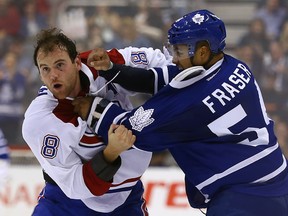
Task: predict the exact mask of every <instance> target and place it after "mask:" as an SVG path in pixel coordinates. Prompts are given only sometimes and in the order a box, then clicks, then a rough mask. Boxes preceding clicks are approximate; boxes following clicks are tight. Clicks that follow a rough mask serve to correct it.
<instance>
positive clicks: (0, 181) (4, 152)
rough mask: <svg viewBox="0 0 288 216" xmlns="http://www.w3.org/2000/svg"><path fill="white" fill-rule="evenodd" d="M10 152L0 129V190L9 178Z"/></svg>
mask: <svg viewBox="0 0 288 216" xmlns="http://www.w3.org/2000/svg"><path fill="white" fill-rule="evenodd" d="M9 167H10V151H9V148H8V145H7V140H6V139H5V136H4V133H3V131H2V130H1V129H0V190H1V189H2V188H3V186H4V185H5V184H6V182H7V180H8V177H9Z"/></svg>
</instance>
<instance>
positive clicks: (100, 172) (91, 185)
mask: <svg viewBox="0 0 288 216" xmlns="http://www.w3.org/2000/svg"><path fill="white" fill-rule="evenodd" d="M120 166H121V158H120V157H117V158H116V160H114V161H113V162H112V163H109V162H107V161H106V159H105V156H104V154H103V151H101V152H99V153H98V154H96V155H95V156H94V157H93V158H92V159H91V160H90V161H88V162H87V163H85V164H84V165H83V178H84V181H85V184H86V186H87V187H88V189H89V190H90V192H91V193H92V194H94V195H96V196H101V195H103V194H104V193H106V192H107V191H108V190H109V188H110V186H111V184H112V179H113V176H114V175H115V173H116V172H117V171H118V169H119V168H120Z"/></svg>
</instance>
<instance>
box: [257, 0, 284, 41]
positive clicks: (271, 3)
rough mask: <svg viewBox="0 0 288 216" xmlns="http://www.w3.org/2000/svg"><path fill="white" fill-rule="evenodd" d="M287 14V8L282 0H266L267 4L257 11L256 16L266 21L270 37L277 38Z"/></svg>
mask: <svg viewBox="0 0 288 216" xmlns="http://www.w3.org/2000/svg"><path fill="white" fill-rule="evenodd" d="M286 14H287V10H286V8H284V7H283V5H281V2H280V0H266V1H265V4H264V5H263V6H262V7H260V8H259V9H258V10H257V11H256V13H255V17H256V18H260V19H262V20H263V21H264V23H265V25H266V33H267V35H268V37H269V38H270V39H277V38H278V37H279V35H280V26H281V24H282V23H283V21H284V18H285V16H286Z"/></svg>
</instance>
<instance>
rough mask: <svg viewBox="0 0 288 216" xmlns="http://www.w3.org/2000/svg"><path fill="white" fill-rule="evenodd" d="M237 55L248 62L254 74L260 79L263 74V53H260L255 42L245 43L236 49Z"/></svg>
mask: <svg viewBox="0 0 288 216" xmlns="http://www.w3.org/2000/svg"><path fill="white" fill-rule="evenodd" d="M235 53H236V55H237V57H238V58H239V59H240V60H242V61H244V62H246V64H247V65H248V66H249V67H250V69H251V70H252V71H253V75H254V76H255V78H256V79H257V81H260V80H261V79H262V74H263V55H264V54H263V53H262V54H261V53H259V52H258V50H257V49H256V47H255V46H253V44H250V43H243V44H242V45H241V46H239V48H237V50H236V52H235Z"/></svg>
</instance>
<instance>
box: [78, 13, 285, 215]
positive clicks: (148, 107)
mask: <svg viewBox="0 0 288 216" xmlns="http://www.w3.org/2000/svg"><path fill="white" fill-rule="evenodd" d="M225 39H226V31H225V25H224V23H223V21H222V20H221V19H219V18H218V17H217V16H216V15H215V14H213V13H211V12H210V11H207V10H199V11H194V12H191V13H189V14H187V15H185V16H183V17H182V18H180V19H178V20H177V21H175V22H174V23H173V24H172V26H171V28H170V30H169V31H168V40H169V42H170V45H171V46H172V55H173V62H174V63H175V64H176V65H177V66H164V67H162V68H152V69H149V70H145V69H140V68H136V69H135V68H131V67H128V66H124V65H114V66H113V67H112V68H110V62H109V58H108V59H107V57H108V56H107V55H106V54H105V52H103V50H102V54H101V53H100V52H99V50H97V52H95V53H94V54H95V55H94V54H93V53H92V54H91V55H90V57H89V59H88V62H91V61H92V62H93V61H94V64H93V66H94V67H96V68H98V67H100V66H101V69H102V70H103V69H105V70H106V69H109V68H110V69H109V70H108V71H102V72H99V73H100V74H101V76H104V77H106V78H107V79H111V78H112V77H113V76H114V74H115V73H116V72H117V73H118V72H119V71H120V73H119V76H117V77H116V78H115V79H114V80H113V82H117V83H121V85H123V86H125V88H127V89H130V90H133V89H134V90H139V91H143V92H150V93H154V94H155V95H154V96H153V97H152V98H151V99H149V100H148V101H147V102H145V103H144V104H143V105H142V106H140V107H138V108H136V109H133V110H131V111H125V110H123V109H121V107H119V106H117V105H115V104H113V103H109V104H107V106H106V107H105V108H104V107H103V106H101V104H97V103H98V101H102V100H101V99H100V98H98V97H96V98H95V99H94V102H95V103H93V105H92V106H86V108H84V107H83V106H81V110H79V109H78V106H79V104H82V105H83V103H85V101H89V100H91V98H85V97H84V98H79V99H76V100H74V101H73V104H74V105H75V110H76V111H77V112H79V114H80V115H81V117H82V118H83V119H85V118H86V116H87V113H88V118H90V117H91V116H92V118H93V121H90V124H89V126H90V127H92V128H94V129H95V132H97V133H98V134H100V135H101V136H102V137H103V139H105V140H106V139H107V138H106V137H107V131H108V128H109V126H110V124H111V123H112V122H113V123H117V124H122V125H125V126H126V127H127V128H128V129H130V130H132V131H133V134H135V135H136V137H137V139H136V141H135V144H134V146H135V147H136V148H139V149H142V150H146V151H159V150H163V149H168V150H169V151H170V152H171V154H172V156H173V157H174V159H175V161H176V162H177V163H178V165H179V167H180V168H181V169H182V170H183V172H184V173H185V185H186V194H187V197H188V200H189V203H190V205H191V206H193V207H195V208H207V216H271V215H277V216H284V215H285V216H286V215H288V167H287V159H286V158H285V157H284V155H283V154H282V152H281V149H280V146H279V144H278V142H277V137H276V136H275V133H274V122H273V121H272V120H271V119H270V118H269V117H268V116H267V113H266V109H265V106H264V101H263V98H262V95H261V91H260V89H259V87H258V85H257V82H256V81H255V79H254V77H253V74H252V72H251V71H250V69H249V67H248V66H247V65H246V64H245V63H244V62H242V61H240V60H238V59H236V58H234V57H232V56H230V55H228V54H225V53H224V51H223V50H224V48H225ZM93 55H94V56H93ZM92 62H91V63H92ZM91 63H90V65H92V64H91ZM104 65H105V66H104ZM175 74H176V76H175ZM128 77H129V80H128V79H127V78H128ZM131 80H132V81H131ZM103 100H104V101H105V99H103ZM88 104H89V103H88ZM99 107H101V110H103V112H102V114H101V110H100V109H99ZM95 108H96V109H95ZM99 110H100V112H99Z"/></svg>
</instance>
